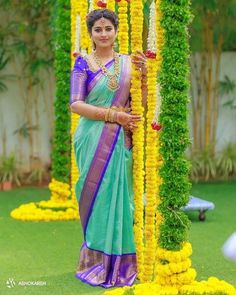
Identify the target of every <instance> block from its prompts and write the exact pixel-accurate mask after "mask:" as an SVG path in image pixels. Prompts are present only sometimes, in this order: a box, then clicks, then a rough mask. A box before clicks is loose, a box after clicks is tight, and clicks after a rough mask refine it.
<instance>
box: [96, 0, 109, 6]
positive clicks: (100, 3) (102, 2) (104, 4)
mask: <svg viewBox="0 0 236 295" xmlns="http://www.w3.org/2000/svg"><path fill="white" fill-rule="evenodd" d="M97 6H98V7H101V8H106V7H107V4H106V2H105V1H102V0H99V1H98V2H97Z"/></svg>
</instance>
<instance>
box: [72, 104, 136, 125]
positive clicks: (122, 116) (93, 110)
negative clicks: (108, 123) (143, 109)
mask: <svg viewBox="0 0 236 295" xmlns="http://www.w3.org/2000/svg"><path fill="white" fill-rule="evenodd" d="M70 109H71V111H72V112H73V113H76V114H78V115H80V116H84V117H86V118H88V119H91V120H99V121H105V120H106V113H107V111H108V109H107V108H102V107H97V106H93V105H90V104H87V103H85V102H82V101H76V102H74V103H72V104H71V106H70ZM115 112H116V111H115ZM115 117H116V120H115V122H116V123H118V124H120V125H122V126H127V125H128V126H129V129H130V130H133V128H135V127H136V122H138V121H140V120H141V117H140V116H136V115H130V114H127V113H125V112H116V116H115Z"/></svg>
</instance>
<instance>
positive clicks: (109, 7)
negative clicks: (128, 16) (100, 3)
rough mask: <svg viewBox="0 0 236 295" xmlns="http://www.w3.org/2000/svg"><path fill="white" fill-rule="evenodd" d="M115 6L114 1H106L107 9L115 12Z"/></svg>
mask: <svg viewBox="0 0 236 295" xmlns="http://www.w3.org/2000/svg"><path fill="white" fill-rule="evenodd" d="M115 4H116V2H115V0H108V3H107V9H110V10H112V11H115Z"/></svg>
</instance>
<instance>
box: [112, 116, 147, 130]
mask: <svg viewBox="0 0 236 295" xmlns="http://www.w3.org/2000/svg"><path fill="white" fill-rule="evenodd" d="M141 120H142V118H141V116H137V115H130V114H127V113H125V112H117V119H116V121H117V123H118V124H120V125H122V126H123V127H124V128H125V129H128V130H130V131H133V130H134V128H136V127H137V122H139V121H141Z"/></svg>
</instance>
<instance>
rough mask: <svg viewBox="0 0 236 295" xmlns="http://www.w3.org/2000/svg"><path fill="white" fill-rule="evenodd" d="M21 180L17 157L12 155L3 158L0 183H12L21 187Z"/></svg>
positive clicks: (1, 160)
mask: <svg viewBox="0 0 236 295" xmlns="http://www.w3.org/2000/svg"><path fill="white" fill-rule="evenodd" d="M19 178H20V177H19V172H18V169H17V161H16V157H15V155H14V154H13V153H11V154H10V155H9V156H8V157H7V156H5V157H4V156H2V157H1V159H0V181H1V182H5V181H11V182H14V183H16V184H17V185H18V186H20V185H21V183H20V179H19Z"/></svg>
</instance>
